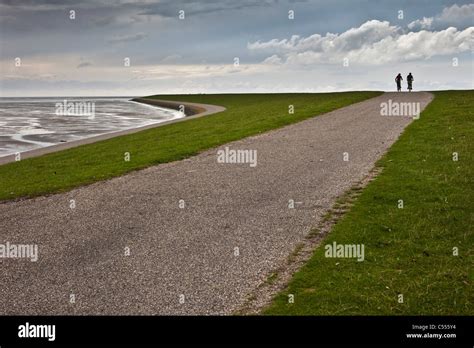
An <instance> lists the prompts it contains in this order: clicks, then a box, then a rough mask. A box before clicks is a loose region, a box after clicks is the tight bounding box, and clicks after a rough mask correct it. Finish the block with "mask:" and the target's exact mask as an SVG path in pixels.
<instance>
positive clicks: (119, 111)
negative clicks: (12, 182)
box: [0, 97, 185, 157]
mask: <svg viewBox="0 0 474 348" xmlns="http://www.w3.org/2000/svg"><path fill="white" fill-rule="evenodd" d="M130 99H131V97H100V98H82V97H81V98H77V97H57V98H52V97H48V98H39V97H38V98H5V97H3V98H0V157H2V156H7V155H11V154H15V153H18V152H20V153H21V152H23V151H27V150H33V149H37V148H41V147H46V146H52V145H56V144H60V143H65V142H70V141H74V140H79V139H84V138H88V137H92V136H96V135H100V134H106V133H113V132H117V131H122V130H126V129H132V128H137V127H142V126H147V125H151V124H156V123H161V122H165V121H170V120H174V119H178V118H182V117H185V115H184V114H183V113H181V112H179V111H176V110H170V109H165V108H160V107H156V106H151V105H146V104H141V103H137V102H133V101H131V100H130Z"/></svg>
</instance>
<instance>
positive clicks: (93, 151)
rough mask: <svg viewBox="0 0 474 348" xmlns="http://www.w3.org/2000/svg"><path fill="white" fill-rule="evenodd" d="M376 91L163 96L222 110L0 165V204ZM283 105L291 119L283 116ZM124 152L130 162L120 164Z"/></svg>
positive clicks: (170, 157) (181, 154)
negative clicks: (215, 106)
mask: <svg viewBox="0 0 474 348" xmlns="http://www.w3.org/2000/svg"><path fill="white" fill-rule="evenodd" d="M379 94H380V93H379V92H346V93H321V94H248V95H246V94H240V95H238V94H233V95H225V94H222V95H173V96H170V95H166V96H154V97H155V98H158V99H168V100H178V101H183V102H186V101H188V102H196V103H205V104H215V105H221V106H224V107H226V108H227V110H226V111H223V112H220V113H218V114H214V115H209V116H205V117H202V118H197V119H193V120H189V121H186V122H180V123H175V124H170V125H165V126H162V127H157V128H153V129H149V130H145V131H142V132H139V133H135V134H129V135H124V136H120V137H116V138H113V139H109V140H104V141H101V142H97V143H94V144H88V145H83V146H79V147H76V148H72V149H68V150H64V151H60V152H56V153H52V154H47V155H44V156H41V157H36V158H30V159H25V160H22V161H19V162H14V163H9V164H5V165H2V166H0V200H8V199H13V198H18V197H32V196H38V195H41V194H47V193H55V192H61V191H66V190H69V189H71V188H74V187H77V186H80V185H85V184H90V183H93V182H96V181H99V180H104V179H109V178H112V177H116V176H119V175H122V174H125V173H127V172H130V171H132V170H137V169H141V168H145V167H148V166H151V165H155V164H159V163H165V162H171V161H176V160H180V159H183V158H186V157H190V156H193V155H196V154H198V153H199V152H201V151H203V150H206V149H209V148H212V147H215V146H219V145H221V144H224V143H227V142H230V141H234V140H238V139H241V138H244V137H248V136H251V135H255V134H258V133H261V132H265V131H268V130H271V129H275V128H278V127H282V126H285V125H288V124H291V123H295V122H298V121H301V120H304V119H307V118H309V117H312V116H315V115H318V114H322V113H325V112H329V111H332V110H335V109H338V108H340V107H343V106H347V105H349V104H352V103H356V102H359V101H362V100H365V99H368V98H371V97H374V96H377V95H379ZM289 105H293V106H294V110H295V112H294V114H289V113H288V107H289ZM126 152H129V153H130V155H131V159H130V161H129V162H127V161H125V160H124V154H125V153H126Z"/></svg>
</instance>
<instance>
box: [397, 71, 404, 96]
mask: <svg viewBox="0 0 474 348" xmlns="http://www.w3.org/2000/svg"><path fill="white" fill-rule="evenodd" d="M402 80H403V77H402V74H400V73H398V75H397V77H395V82H396V83H397V92H401V91H402Z"/></svg>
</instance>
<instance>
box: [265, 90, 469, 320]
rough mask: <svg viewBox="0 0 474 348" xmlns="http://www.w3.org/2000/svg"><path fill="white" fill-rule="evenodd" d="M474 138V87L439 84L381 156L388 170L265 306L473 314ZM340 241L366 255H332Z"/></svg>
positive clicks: (309, 311) (312, 311) (314, 311)
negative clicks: (455, 253) (448, 87)
mask: <svg viewBox="0 0 474 348" xmlns="http://www.w3.org/2000/svg"><path fill="white" fill-rule="evenodd" d="M473 144H474V91H472V90H471V91H445V92H436V93H435V99H434V101H433V102H432V103H431V104H430V105H429V106H428V107H427V108H426V109H425V111H424V112H423V113H422V114H421V118H420V119H419V120H417V121H415V122H413V123H412V124H411V125H410V126H409V127H408V128H407V129H406V130H405V132H404V133H403V134H402V136H401V137H400V139H399V140H398V141H397V142H396V143H395V144H394V145H393V146H392V148H391V149H390V150H389V152H388V153H387V154H386V155H385V156H384V157H383V159H382V160H381V161H380V162H379V163H378V165H379V166H382V167H383V168H384V170H383V172H382V174H380V176H379V177H378V178H376V179H375V180H374V181H373V182H371V183H370V184H369V185H368V186H367V188H366V189H365V190H364V191H363V192H362V194H361V196H360V197H359V198H358V200H357V201H356V203H355V205H354V206H353V207H352V209H351V210H350V212H349V213H348V214H346V215H345V216H344V217H343V218H342V219H341V220H340V221H339V222H338V223H337V224H336V226H334V228H333V230H332V231H331V233H330V234H329V235H328V237H327V238H326V239H325V240H324V241H323V242H322V244H321V246H320V247H319V248H318V249H317V250H316V251H315V253H314V255H313V256H312V258H311V259H310V261H309V262H308V263H307V264H306V265H305V266H304V267H303V268H302V269H301V270H300V271H299V272H297V273H296V274H295V275H294V277H293V279H292V280H291V281H290V284H289V286H288V288H287V289H286V290H285V291H284V292H282V293H280V294H279V295H278V296H277V297H276V298H275V299H274V301H273V303H272V304H271V306H270V307H269V308H267V309H266V310H265V311H264V313H265V314H271V315H275V314H281V315H358V314H359V315H365V314H368V315H378V314H382V315H389V314H391V315H393V314H395V315H397V314H405V315H420V314H423V315H428V314H429V315H454V314H470V315H472V314H474V286H473V284H474V265H473V257H474V236H473V226H474V195H473V191H474V184H473V178H474V165H473V156H474V146H473ZM453 152H457V153H458V154H459V160H458V161H457V162H456V161H453V159H452V157H453ZM399 199H402V200H403V201H404V208H403V209H399V208H398V207H397V205H398V200H399ZM334 241H336V242H337V243H338V244H344V243H347V244H364V245H365V261H363V262H357V261H356V260H355V259H347V258H346V259H343V258H338V259H335V258H326V257H325V256H324V251H325V250H324V245H326V244H329V243H332V242H334ZM454 247H457V248H458V249H459V256H453V248H454ZM288 294H294V304H289V303H288ZM399 294H403V303H399V302H398V295H399Z"/></svg>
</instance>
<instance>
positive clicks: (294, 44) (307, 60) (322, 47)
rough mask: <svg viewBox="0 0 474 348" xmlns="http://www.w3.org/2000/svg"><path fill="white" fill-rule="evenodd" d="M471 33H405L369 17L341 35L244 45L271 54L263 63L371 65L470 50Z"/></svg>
mask: <svg viewBox="0 0 474 348" xmlns="http://www.w3.org/2000/svg"><path fill="white" fill-rule="evenodd" d="M473 34H474V27H470V28H467V29H465V30H462V31H459V30H458V29H456V28H453V27H450V28H447V29H445V30H441V31H433V32H431V31H425V30H423V31H419V32H409V33H404V32H403V31H402V29H401V28H399V27H397V26H392V25H390V23H389V22H386V21H383V22H382V21H378V20H371V21H368V22H366V23H364V24H362V25H361V26H360V27H358V28H352V29H349V30H347V31H345V32H343V33H341V34H332V33H327V34H326V35H324V36H321V35H319V34H314V35H311V36H309V37H300V36H297V35H294V36H292V37H291V38H290V39H283V40H277V39H273V40H270V41H267V42H260V41H257V42H253V43H248V44H247V47H248V49H249V50H253V51H260V52H265V53H268V54H272V55H271V56H269V57H268V58H267V59H266V60H265V61H264V62H265V63H269V62H277V61H279V62H283V63H286V64H296V65H308V64H316V63H334V64H342V62H343V59H344V58H348V59H349V62H350V63H359V64H367V65H374V64H386V63H394V62H402V61H411V60H417V59H428V58H431V57H433V56H437V55H447V54H455V53H460V52H464V51H467V50H469V49H470V40H471V38H472V35H473ZM277 55H279V56H277Z"/></svg>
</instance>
